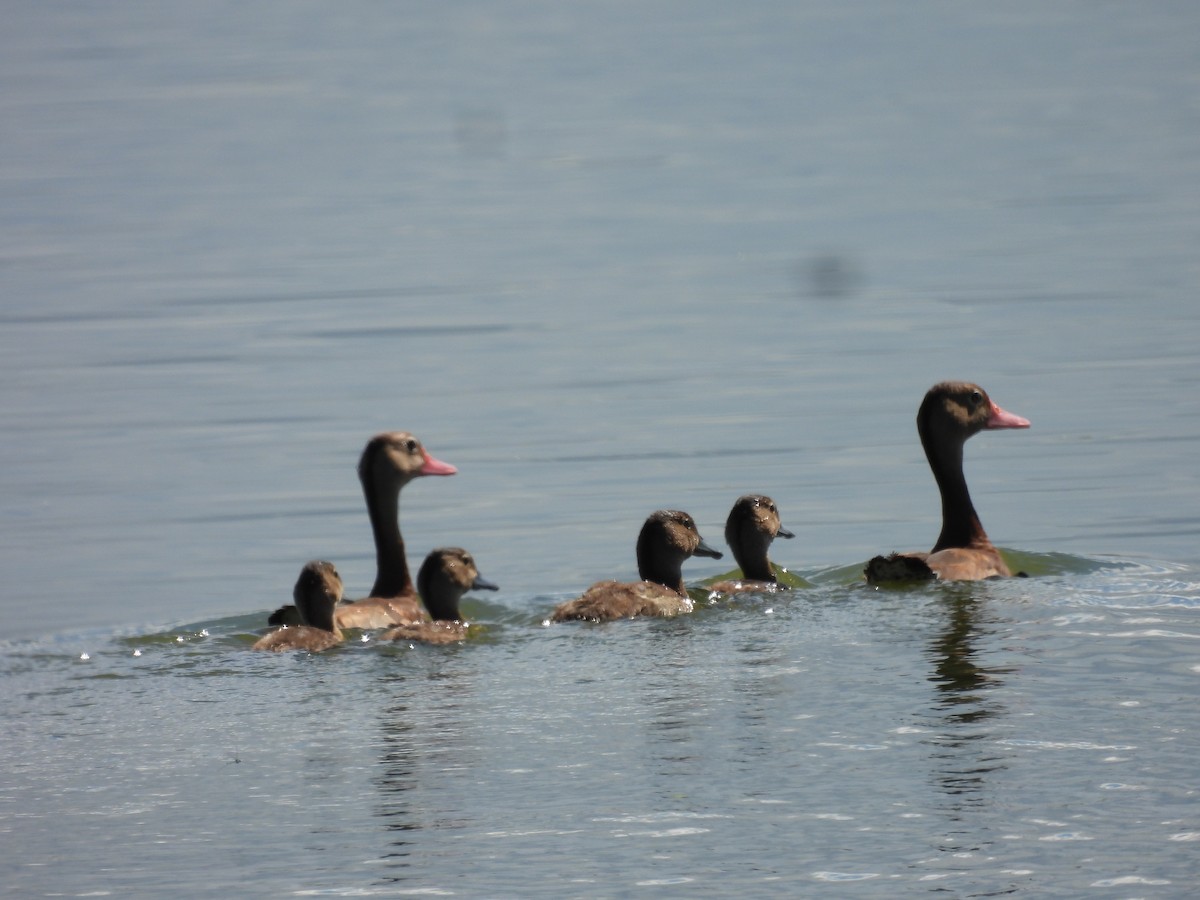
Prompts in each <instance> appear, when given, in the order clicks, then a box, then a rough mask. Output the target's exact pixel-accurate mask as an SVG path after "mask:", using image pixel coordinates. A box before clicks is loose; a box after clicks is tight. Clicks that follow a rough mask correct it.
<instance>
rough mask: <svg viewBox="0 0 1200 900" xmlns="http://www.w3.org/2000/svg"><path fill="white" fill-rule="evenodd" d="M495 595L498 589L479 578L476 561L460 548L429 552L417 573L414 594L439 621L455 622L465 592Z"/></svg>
mask: <svg viewBox="0 0 1200 900" xmlns="http://www.w3.org/2000/svg"><path fill="white" fill-rule="evenodd" d="M472 590H474V591H495V590H499V587H498V586H497V585H495V584H493V583H492V582H490V581H488V580H487V579H486V578H484V577H483V576H481V575H480V574H479V569H478V568H477V567H476V566H475V560H474V558H473V557H472V556H471V554H470V553H468V552H467V551H466V550H464V549H462V548H461V547H439V548H438V549H436V550H431V551H430V552H429V555H428V556H426V557H425V561H424V562H423V563H421V570H420V571H419V572H417V593H419V594H420V595H421V600H422V601H423V602H424V603H425V608H426V609H427V610H429V615H431V616H433V618H434V619H436V620H439V621H457V620H459V619H461V618H462V616H460V615H459V612H458V601H459V600H461V599H462V596H463V594H465V593H466V592H467V591H472Z"/></svg>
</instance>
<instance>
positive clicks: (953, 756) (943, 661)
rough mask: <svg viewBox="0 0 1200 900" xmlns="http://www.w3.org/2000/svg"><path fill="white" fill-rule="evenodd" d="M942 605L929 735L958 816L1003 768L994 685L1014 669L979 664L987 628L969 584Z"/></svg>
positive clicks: (933, 653)
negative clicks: (934, 731)
mask: <svg viewBox="0 0 1200 900" xmlns="http://www.w3.org/2000/svg"><path fill="white" fill-rule="evenodd" d="M941 606H942V610H943V612H944V613H945V615H946V624H945V627H944V629H943V630H942V632H941V633H940V634H938V635H937V636H936V637H935V638H934V639H933V640H932V641H931V642H930V645H929V651H928V656H929V658H930V661H931V662H932V663H933V674H932V675H930V676H929V680H930V681H931V682H933V684H934V685H935V686H936V688H937V691H938V693H937V695H936V697H935V703H934V710H935V711H936V713H940V716H938V718H937V720H936V727H937V734H936V736H935V737H933V738H931V739H930V740H929V743H930V744H932V750H931V752H930V761H931V762H932V763H933V771H934V775H933V777H934V780H935V783H936V785H937V787H938V789H939V790H940V791H942V792H943V793H944V794H945V795H946V796H947V797H948V798H949V802H948V804H947V807H946V808H948V809H949V810H950V811H951V812H952V813H953V814H954V816H953V818H957V817H958V814H959V813H962V812H964V811H966V810H969V809H971V808H973V807H977V806H981V805H983V804H984V803H986V794H985V792H986V788H987V776H988V775H989V774H990V773H992V772H994V771H996V770H998V769H1001V768H1003V767H1004V758H1003V757H1002V756H1000V755H998V754H997V753H996V751H995V746H996V744H995V724H994V722H993V720H994V719H996V718H997V717H999V716H1002V715H1003V714H1004V712H1005V709H1004V706H1003V704H1002V703H1001V702H1000V701H999V700H998V699H997V692H996V688H997V687H999V686H1000V685H1001V684H1002V681H1001V679H1000V676H1001V675H1005V674H1007V673H1008V672H1009V671H1010V670H1009V669H1006V668H1002V667H997V666H991V667H988V666H984V665H982V664H981V662H980V652H979V649H978V644H979V642H980V640H981V638H983V637H985V636H986V635H987V634H988V632H987V630H986V628H985V627H984V626H983V623H982V622H981V616H982V613H981V604H980V601H979V600H978V599H977V598H976V596H975V595H974V594H972V593H971V592H970V589H969V588H965V589H963V590H962V592H958V591H955V592H954V593H951V594H949V595H947V596H946V597H945V598H944V600H943V601H942V604H941ZM954 849H958V848H954Z"/></svg>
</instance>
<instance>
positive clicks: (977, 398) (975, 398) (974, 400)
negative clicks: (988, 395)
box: [971, 391, 983, 406]
mask: <svg viewBox="0 0 1200 900" xmlns="http://www.w3.org/2000/svg"><path fill="white" fill-rule="evenodd" d="M982 402H983V394H981V393H979V391H971V405H972V406H978V405H979V404H980V403H982Z"/></svg>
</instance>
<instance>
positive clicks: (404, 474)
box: [268, 431, 458, 628]
mask: <svg viewBox="0 0 1200 900" xmlns="http://www.w3.org/2000/svg"><path fill="white" fill-rule="evenodd" d="M457 471H458V469H456V468H455V467H454V466H452V465H450V464H449V463H446V462H442V461H441V460H440V459H435V458H434V457H433V456H431V455H430V454H429V452H428V451H427V450H426V449H425V448H424V447H423V446H421V442H420V441H418V440H417V439H416V438H415V437H413V436H412V435H411V434H409V433H408V432H407V431H386V432H384V433H382V434H377V435H375V437H373V438H371V440H369V441H368V442H367V446H366V447H365V448H363V452H362V456H361V457H360V458H359V461H358V479H359V481H360V482H361V483H362V489H363V496H364V497H365V499H366V502H367V515H368V516H369V517H370V519H371V533H372V534H373V536H374V538H375V584H374V585H373V586H372V587H371V594H370V596H368V597H367V598H365V599H363V600H357V601H354V602H352V603H344V604H342V605H341V606H339V607H338V608H337V612H336V614H335V615H336V619H337V624H338V626H339V627H340V628H386V627H387V626H389V625H398V624H401V623H404V622H414V621H419V620H420V619H421V618H422V611H421V605H420V602H419V601H418V600H417V592H416V589H415V588H414V587H413V581H412V577H411V576H410V575H409V572H408V559H407V558H406V556H405V553H404V538H403V537H402V536H401V534H400V489H401V488H403V487H404V486H405V485H406V484H408V483H409V482H410V481H412V480H413V479H414V478H420V477H421V476H424V475H453V474H454V473H455V472H457ZM297 620H298V619H297V616H296V613H295V609H294V607H289V606H284V607H281V608H280V609H277V610H276V611H275V612H274V613H272V614H271V617H270V619H269V620H268V622H269V623H270V624H272V625H279V624H288V623H292V622H295V621H297Z"/></svg>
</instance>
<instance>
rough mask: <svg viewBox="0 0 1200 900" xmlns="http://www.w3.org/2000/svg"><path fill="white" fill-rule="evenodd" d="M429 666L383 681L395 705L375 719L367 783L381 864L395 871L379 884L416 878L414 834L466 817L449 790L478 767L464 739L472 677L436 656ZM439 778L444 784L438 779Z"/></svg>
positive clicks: (458, 822) (472, 747) (457, 822)
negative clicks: (381, 844) (373, 760)
mask: <svg viewBox="0 0 1200 900" xmlns="http://www.w3.org/2000/svg"><path fill="white" fill-rule="evenodd" d="M393 662H395V660H393ZM429 662H430V664H431V666H432V665H440V666H442V668H441V669H439V670H429V671H424V672H418V671H407V672H404V673H403V674H400V675H398V676H397V677H395V678H393V679H391V680H390V685H389V686H390V688H391V690H392V693H393V696H395V697H396V699H395V700H394V701H393V702H392V703H391V704H389V705H387V706H386V707H385V708H384V709H383V711H382V712H381V714H380V717H379V726H380V737H379V750H380V752H379V764H378V767H377V770H376V774H375V776H374V777H373V779H372V781H373V783H374V786H375V789H376V801H375V815H376V817H377V818H378V819H379V820H380V823H381V824H382V826H383V828H384V829H385V831H386V833H387V837H388V846H387V848H386V850H385V851H384V852H383V853H382V855H381V858H382V859H383V860H384V861H385V862H386V863H387V865H388V866H389V867H390V868H392V869H399V870H401V871H392V872H389V873H388V874H386V875H384V876H383V877H382V880H383V881H386V882H398V881H405V880H408V879H409V878H412V877H416V876H418V875H421V874H422V873H420V872H418V871H417V870H412V869H410V867H411V866H413V865H414V861H413V859H412V856H413V854H414V852H415V843H416V841H417V840H418V835H417V833H418V832H421V831H424V830H427V829H434V830H436V829H442V828H448V827H449V828H453V827H459V826H461V825H462V824H463V821H464V819H465V818H466V817H468V816H469V812H468V811H467V809H466V808H465V804H463V803H460V802H459V801H460V800H461V798H459V797H457V796H455V795H454V793H453V782H454V780H455V776H457V775H458V774H459V773H461V772H462V771H464V770H466V769H468V768H470V767H474V766H477V765H478V760H477V759H476V753H475V752H474V751H475V750H476V749H477V748H476V747H475V745H474V744H473V743H472V742H471V741H470V740H469V739H467V737H466V735H465V734H464V721H465V720H469V719H470V713H469V712H464V707H465V706H466V705H467V703H468V702H469V698H470V696H471V691H472V685H473V680H474V679H473V677H472V676H473V673H471V672H465V671H463V670H462V669H461V668H460V667H458V666H455V665H447V664H446V663H447V662H448V661H447V660H446V659H445V658H444V656H443V657H442V658H440V659H438V660H433V659H430V660H429ZM446 775H449V776H450V777H449V779H448V780H447V779H446V778H443V777H441V776H446ZM447 788H449V789H450V790H447ZM431 793H432V794H436V795H438V796H437V797H436V798H431V797H430V796H429V795H430V794H431Z"/></svg>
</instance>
